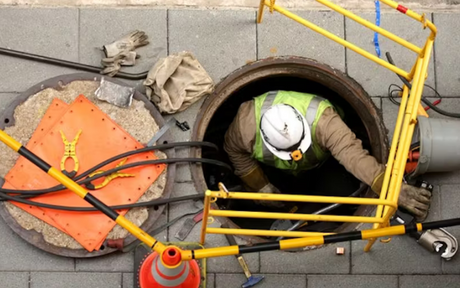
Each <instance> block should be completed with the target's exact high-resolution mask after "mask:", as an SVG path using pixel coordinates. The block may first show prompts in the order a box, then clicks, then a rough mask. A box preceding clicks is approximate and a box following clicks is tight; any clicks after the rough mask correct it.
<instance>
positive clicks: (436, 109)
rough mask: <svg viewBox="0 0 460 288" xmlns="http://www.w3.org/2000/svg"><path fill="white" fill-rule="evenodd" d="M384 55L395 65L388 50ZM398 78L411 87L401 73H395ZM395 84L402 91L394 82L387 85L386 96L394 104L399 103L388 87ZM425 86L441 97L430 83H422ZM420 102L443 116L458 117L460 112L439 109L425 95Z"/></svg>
mask: <svg viewBox="0 0 460 288" xmlns="http://www.w3.org/2000/svg"><path fill="white" fill-rule="evenodd" d="M385 55H386V56H387V59H388V62H390V64H392V65H395V63H394V61H393V58H392V57H391V54H390V52H386V53H385ZM396 75H397V76H398V77H399V79H401V81H402V82H403V83H404V85H406V86H407V87H408V88H409V89H411V88H412V84H410V83H409V81H407V79H406V78H404V77H402V76H401V75H399V74H396ZM393 85H394V86H396V87H398V88H399V89H401V91H402V88H401V87H399V86H398V85H395V84H391V85H390V87H388V96H389V97H390V101H391V102H392V103H393V104H395V105H399V103H398V102H397V101H396V100H395V99H394V98H393V92H394V91H396V90H392V91H391V92H390V89H391V86H393ZM424 86H425V87H428V88H430V89H431V90H433V91H434V93H435V94H436V96H438V97H439V98H442V97H441V94H439V93H438V91H436V89H434V88H433V87H431V86H430V85H427V84H425V85H424ZM421 100H422V102H423V103H425V104H426V105H427V106H428V107H430V108H431V109H433V111H435V112H437V113H439V114H441V115H444V116H447V117H452V118H460V113H452V112H448V111H445V110H443V109H440V108H439V107H437V106H436V105H433V103H431V102H430V101H428V100H427V99H426V98H425V97H422V98H421Z"/></svg>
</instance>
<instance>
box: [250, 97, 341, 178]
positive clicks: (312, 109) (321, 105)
mask: <svg viewBox="0 0 460 288" xmlns="http://www.w3.org/2000/svg"><path fill="white" fill-rule="evenodd" d="M276 104H288V105H291V106H292V107H294V108H296V109H297V110H298V111H299V112H300V113H302V115H304V116H305V119H306V120H307V123H308V125H309V126H310V131H311V140H312V141H311V145H310V147H309V148H308V150H307V151H306V152H305V153H304V154H303V155H302V159H301V160H300V161H297V162H296V161H286V160H281V159H279V158H278V157H276V156H275V155H273V154H272V153H271V152H270V150H268V148H267V147H266V146H265V144H264V142H263V140H262V136H261V135H260V120H261V115H262V114H263V113H265V111H267V110H268V109H269V108H270V107H271V106H273V105H276ZM254 107H255V114H256V124H257V131H256V142H255V144H254V149H253V153H252V157H253V158H255V159H256V160H258V161H260V162H262V163H264V164H266V165H269V166H273V167H276V168H278V169H283V170H289V172H292V173H294V174H297V173H298V172H300V171H304V170H309V169H312V168H315V167H317V166H319V165H320V164H321V163H323V162H324V161H325V160H326V159H327V158H328V156H329V152H325V151H323V150H322V149H321V147H320V146H319V144H318V141H316V133H315V132H316V126H317V124H318V119H319V118H320V117H321V115H322V114H323V112H324V110H326V108H328V107H333V106H332V104H331V103H330V102H329V101H328V100H326V99H324V98H322V97H319V96H316V95H312V94H307V93H299V92H292V91H270V92H268V93H265V94H263V95H260V96H258V97H255V98H254Z"/></svg>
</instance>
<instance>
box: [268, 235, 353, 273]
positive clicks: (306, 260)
mask: <svg viewBox="0 0 460 288" xmlns="http://www.w3.org/2000/svg"><path fill="white" fill-rule="evenodd" d="M336 247H344V248H345V255H336V254H335V249H336ZM349 252H350V243H349V242H346V243H338V244H331V245H328V246H326V247H323V248H320V249H315V250H311V251H305V252H295V253H294V252H285V251H270V252H263V253H261V254H260V272H261V273H285V272H286V271H289V273H306V274H326V273H327V274H347V273H349V271H350V253H349Z"/></svg>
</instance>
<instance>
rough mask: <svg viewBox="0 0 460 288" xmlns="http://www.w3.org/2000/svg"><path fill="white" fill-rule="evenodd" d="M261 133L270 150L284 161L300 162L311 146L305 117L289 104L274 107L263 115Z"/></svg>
mask: <svg viewBox="0 0 460 288" xmlns="http://www.w3.org/2000/svg"><path fill="white" fill-rule="evenodd" d="M260 133H261V134H262V139H263V141H264V143H265V146H267V148H268V150H270V152H272V153H273V154H274V155H275V156H276V157H278V158H280V159H282V160H295V161H298V160H300V159H301V158H302V154H303V153H305V151H307V149H308V147H310V144H311V134H310V127H309V126H308V123H307V121H306V120H305V117H303V116H302V114H301V113H300V112H299V111H298V110H297V109H295V108H294V107H292V106H290V105H287V104H277V105H273V106H272V107H270V108H269V109H268V110H267V111H266V112H265V113H264V114H263V115H262V119H261V121H260Z"/></svg>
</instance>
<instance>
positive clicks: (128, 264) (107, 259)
mask: <svg viewBox="0 0 460 288" xmlns="http://www.w3.org/2000/svg"><path fill="white" fill-rule="evenodd" d="M75 261H76V269H75V270H76V271H78V272H80V271H84V272H93V271H94V272H132V271H133V267H134V253H112V254H109V255H107V256H102V257H97V258H89V259H76V260H75Z"/></svg>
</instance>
